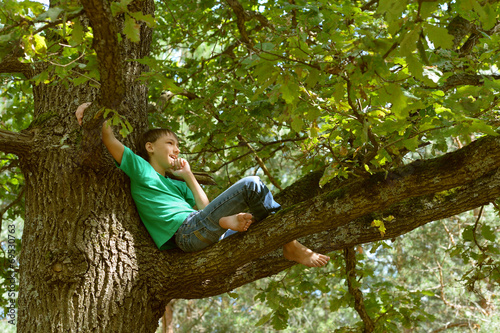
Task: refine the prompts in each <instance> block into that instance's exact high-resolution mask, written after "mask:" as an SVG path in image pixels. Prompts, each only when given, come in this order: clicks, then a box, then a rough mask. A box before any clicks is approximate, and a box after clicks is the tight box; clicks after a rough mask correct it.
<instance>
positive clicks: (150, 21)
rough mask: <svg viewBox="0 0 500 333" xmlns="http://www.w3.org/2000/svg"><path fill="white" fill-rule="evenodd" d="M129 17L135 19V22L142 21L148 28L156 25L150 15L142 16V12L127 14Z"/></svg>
mask: <svg viewBox="0 0 500 333" xmlns="http://www.w3.org/2000/svg"><path fill="white" fill-rule="evenodd" d="M129 15H130V16H132V17H133V18H135V19H136V21H142V22H144V23H146V25H147V26H148V27H150V28H153V27H154V26H155V25H156V20H155V18H154V17H153V16H152V15H151V14H147V15H144V14H143V13H142V12H134V13H129Z"/></svg>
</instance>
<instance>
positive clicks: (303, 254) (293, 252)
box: [283, 240, 330, 267]
mask: <svg viewBox="0 0 500 333" xmlns="http://www.w3.org/2000/svg"><path fill="white" fill-rule="evenodd" d="M283 255H284V256H285V258H286V259H288V260H293V261H296V262H298V263H299V264H303V265H306V266H307V267H321V266H325V265H326V264H327V263H328V260H330V257H328V256H325V255H322V254H321V253H316V252H314V251H312V250H311V249H309V248H307V247H305V246H304V245H302V244H300V243H299V242H297V241H296V240H294V241H292V242H290V243H287V244H285V245H284V246H283Z"/></svg>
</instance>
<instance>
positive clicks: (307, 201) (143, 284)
mask: <svg viewBox="0 0 500 333" xmlns="http://www.w3.org/2000/svg"><path fill="white" fill-rule="evenodd" d="M82 4H83V6H84V8H85V11H86V14H87V17H88V18H89V20H90V24H91V25H92V27H93V29H94V34H95V36H96V40H98V42H96V43H95V45H94V47H95V49H96V52H97V55H98V59H99V66H100V71H101V86H100V88H99V89H95V88H91V87H90V86H79V87H72V86H71V85H69V86H68V85H44V84H40V85H38V86H34V87H33V91H34V96H35V109H34V116H35V117H34V118H35V120H34V122H33V124H32V125H31V126H30V127H29V128H28V129H26V130H25V131H23V132H22V133H11V132H7V131H0V150H2V151H4V152H8V153H14V154H17V155H18V156H19V160H20V165H21V169H22V171H23V173H24V176H25V179H26V216H25V224H24V225H25V226H24V235H23V240H22V241H23V251H22V254H21V258H20V264H21V266H20V293H19V322H18V330H19V332H135V333H139V332H154V331H155V329H156V327H157V324H158V319H159V318H160V317H161V316H162V315H163V313H164V310H165V306H166V305H167V303H168V302H169V301H170V300H171V299H174V298H200V297H206V296H211V295H217V294H220V293H223V292H226V291H230V290H232V289H234V288H236V287H238V286H241V285H244V284H246V283H249V282H251V281H254V280H257V279H259V278H262V277H265V276H269V275H272V274H275V273H278V272H280V271H281V270H283V269H285V268H287V267H290V266H291V265H292V264H293V263H292V262H289V261H287V260H285V259H283V258H282V255H281V251H280V250H279V249H280V248H281V246H282V245H283V244H285V243H286V242H289V241H291V240H293V239H295V238H300V239H303V241H304V242H305V243H306V244H307V245H309V246H311V247H312V248H313V249H315V250H318V251H321V252H328V251H333V250H338V249H342V248H345V247H348V246H353V245H356V244H362V243H367V242H372V241H375V240H380V239H382V237H381V235H380V233H379V232H378V230H377V229H374V228H372V227H370V222H371V220H373V219H374V218H376V217H378V216H380V215H382V216H387V215H393V216H395V217H396V218H395V220H393V221H392V222H390V223H387V224H386V227H387V233H386V234H385V236H384V238H393V237H396V236H398V235H401V234H404V233H406V232H409V231H410V230H413V229H414V228H417V227H419V226H421V225H423V224H425V223H428V222H430V221H433V220H436V219H440V218H444V217H447V216H452V215H455V214H457V213H460V212H463V211H467V210H470V209H473V208H475V207H478V206H481V205H484V204H487V203H489V202H491V201H492V200H494V199H495V198H497V197H499V196H500V169H499V168H500V139H499V138H493V137H486V138H483V139H481V140H478V141H476V142H474V143H472V144H471V145H469V146H466V147H464V148H463V149H460V150H458V151H456V152H454V153H451V154H447V155H445V156H443V157H440V158H436V159H434V160H429V161H423V162H415V163H413V164H411V165H408V166H406V167H404V168H401V169H398V170H394V171H393V172H391V173H389V174H388V175H374V176H372V177H369V178H366V179H362V180H358V181H357V182H355V183H350V184H336V185H330V186H326V187H325V188H323V189H321V188H319V186H318V181H319V177H320V173H312V174H310V175H308V176H307V177H305V178H303V179H302V180H300V181H298V182H297V183H295V184H294V185H292V186H291V187H289V188H287V189H285V190H284V191H283V192H282V193H280V195H278V196H277V200H278V201H279V202H281V203H282V204H283V206H284V209H283V210H282V211H281V212H279V213H278V214H275V215H274V216H272V217H270V218H268V219H266V220H264V221H262V222H260V223H257V224H255V225H254V226H253V227H252V228H251V229H250V230H249V231H248V232H246V233H241V234H237V235H235V236H232V237H230V238H229V239H227V240H225V241H223V242H220V243H218V244H215V245H213V246H211V247H209V248H207V249H205V250H203V251H201V252H198V253H182V252H181V251H180V250H169V251H163V252H160V251H158V250H157V249H156V247H155V245H154V243H153V242H152V240H151V238H150V236H149V235H148V233H147V231H146V230H145V228H144V227H143V225H142V224H141V222H140V220H139V218H138V215H137V212H136V210H135V207H134V204H133V202H132V199H131V197H130V195H129V184H128V180H127V178H126V177H125V176H124V175H123V174H122V173H121V172H120V171H118V170H117V169H116V168H115V167H114V165H113V163H112V161H111V159H110V157H109V156H108V155H107V154H106V153H105V152H104V150H103V147H102V144H101V142H100V138H99V128H100V122H101V121H102V120H100V118H99V117H97V118H95V117H92V116H93V115H95V114H96V113H97V112H98V109H100V108H101V107H107V108H110V109H114V110H117V111H118V112H119V113H120V114H122V115H124V116H125V117H127V119H128V120H129V121H130V122H131V124H132V125H133V126H134V128H135V131H134V132H133V134H132V135H130V136H129V137H127V140H126V142H125V143H126V144H127V145H129V146H131V147H134V143H135V139H136V137H135V135H136V134H137V133H140V132H141V130H142V129H144V128H145V127H146V119H147V117H146V109H147V108H146V106H147V100H146V97H147V91H146V88H145V87H144V86H142V85H141V84H140V83H139V82H138V81H137V80H135V79H136V78H137V76H138V75H139V74H140V72H141V71H142V70H144V68H143V67H142V66H141V65H139V64H137V63H135V62H125V61H123V60H124V59H133V58H140V57H143V56H145V55H146V54H147V53H148V51H149V43H150V40H151V31H150V30H149V29H148V28H147V27H145V26H144V27H143V28H142V33H141V42H140V43H137V44H134V43H130V42H127V41H126V40H125V41H124V42H122V43H121V44H120V43H118V42H117V40H116V35H117V33H116V32H117V31H119V24H120V23H119V22H117V21H115V20H116V19H115V18H113V17H112V15H111V13H110V11H109V7H107V5H106V3H105V2H102V1H99V0H84V1H82ZM134 6H136V7H137V8H135V9H134V10H136V11H137V10H142V11H143V12H144V13H145V14H147V13H152V12H153V3H152V1H151V0H145V1H142V2H141V1H135V2H134ZM97 36H100V37H99V39H98V38H97ZM9 61H10V62H4V63H2V64H1V65H0V68H1V70H2V71H16V72H22V73H24V74H25V75H26V76H27V77H30V76H32V75H34V74H36V72H37V71H39V70H40V68H33V67H29V66H27V65H26V64H20V63H18V62H16V61H11V60H9ZM87 101H93V102H94V106H92V107H91V109H90V110H89V114H88V115H87V116H86V118H85V123H84V126H83V129H82V128H80V127H79V126H78V124H77V123H76V120H75V118H74V111H75V110H76V107H77V106H78V105H79V104H81V103H83V102H87ZM248 249H252V251H248Z"/></svg>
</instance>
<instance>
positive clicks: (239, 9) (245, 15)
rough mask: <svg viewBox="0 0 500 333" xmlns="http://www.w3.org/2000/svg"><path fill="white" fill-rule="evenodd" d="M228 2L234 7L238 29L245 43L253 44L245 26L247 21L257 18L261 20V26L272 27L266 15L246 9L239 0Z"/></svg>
mask: <svg viewBox="0 0 500 333" xmlns="http://www.w3.org/2000/svg"><path fill="white" fill-rule="evenodd" d="M226 2H227V3H228V5H229V6H230V7H231V8H232V10H233V12H234V14H235V15H236V24H237V26H238V30H239V31H240V35H241V39H242V41H243V42H244V43H245V44H251V42H250V38H249V37H248V31H247V30H246V28H245V22H247V21H250V20H251V19H253V18H256V19H257V20H258V21H259V22H260V24H261V27H271V28H272V26H271V24H270V23H269V21H268V20H267V18H266V17H265V16H264V15H262V14H260V13H256V12H252V11H249V10H245V9H244V8H243V6H242V5H241V3H239V1H238V0H226ZM257 30H260V29H257Z"/></svg>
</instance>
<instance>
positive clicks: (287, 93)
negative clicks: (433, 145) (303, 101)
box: [280, 82, 300, 104]
mask: <svg viewBox="0 0 500 333" xmlns="http://www.w3.org/2000/svg"><path fill="white" fill-rule="evenodd" d="M280 92H281V96H282V97H283V99H284V100H285V101H286V103H287V104H294V103H295V101H296V100H298V98H299V94H300V88H299V86H298V85H296V84H295V83H290V82H288V83H287V82H285V83H283V84H282V85H281V86H280Z"/></svg>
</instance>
